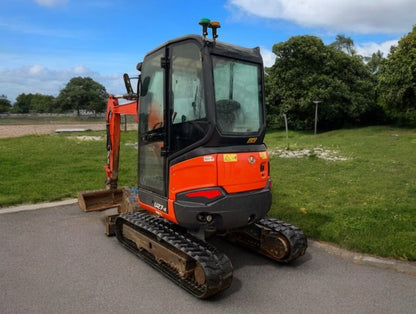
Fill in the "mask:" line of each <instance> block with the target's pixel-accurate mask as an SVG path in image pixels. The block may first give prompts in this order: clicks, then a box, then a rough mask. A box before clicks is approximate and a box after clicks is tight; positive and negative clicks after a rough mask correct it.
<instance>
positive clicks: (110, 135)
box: [104, 95, 138, 190]
mask: <svg viewBox="0 0 416 314" xmlns="http://www.w3.org/2000/svg"><path fill="white" fill-rule="evenodd" d="M118 99H119V98H118V97H116V96H114V95H109V96H108V102H107V115H106V124H107V165H105V166H104V169H105V173H106V180H105V185H106V189H107V190H114V189H117V181H118V166H119V157H120V124H121V115H122V114H124V115H134V116H135V117H136V122H138V116H137V109H138V101H132V102H129V103H126V104H122V105H120V104H119V101H118Z"/></svg>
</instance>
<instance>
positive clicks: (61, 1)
mask: <svg viewBox="0 0 416 314" xmlns="http://www.w3.org/2000/svg"><path fill="white" fill-rule="evenodd" d="M68 1H69V0H35V2H36V3H37V4H39V5H41V6H43V7H48V8H51V7H57V6H60V5H65V4H67V3H68Z"/></svg>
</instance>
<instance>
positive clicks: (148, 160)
mask: <svg viewBox="0 0 416 314" xmlns="http://www.w3.org/2000/svg"><path fill="white" fill-rule="evenodd" d="M164 57H165V49H161V50H160V51H158V52H155V53H154V54H152V55H150V56H148V57H146V59H145V60H144V62H143V66H142V73H141V77H142V83H141V91H140V109H139V138H138V143H139V165H138V185H139V197H140V199H141V201H142V202H144V203H146V204H148V205H151V206H154V205H155V204H153V203H154V200H153V199H152V196H149V193H148V192H152V193H151V194H156V195H159V196H162V197H163V196H165V195H166V187H165V183H166V174H165V157H164V154H162V151H163V148H164V147H165V144H166V138H167V137H166V121H165V106H166V104H165V99H166V95H165V90H166V89H165V84H166V83H165V77H166V73H165V69H164V68H163V67H162V66H161V60H162V58H164ZM157 204H161V202H160V201H158V202H157Z"/></svg>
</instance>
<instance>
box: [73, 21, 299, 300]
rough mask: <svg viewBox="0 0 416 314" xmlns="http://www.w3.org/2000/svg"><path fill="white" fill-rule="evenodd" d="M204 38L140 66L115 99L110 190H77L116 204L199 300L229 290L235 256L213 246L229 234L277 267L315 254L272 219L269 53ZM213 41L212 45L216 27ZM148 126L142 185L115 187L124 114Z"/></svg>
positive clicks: (192, 38)
mask: <svg viewBox="0 0 416 314" xmlns="http://www.w3.org/2000/svg"><path fill="white" fill-rule="evenodd" d="M200 24H201V25H202V28H203V35H202V36H198V35H188V36H184V37H180V38H177V39H173V40H170V41H168V42H166V43H164V44H163V45H161V46H159V47H157V48H156V49H154V50H152V51H151V52H149V53H148V54H147V55H146V56H145V58H144V60H143V62H141V63H139V64H138V65H137V70H138V71H140V75H139V77H138V86H137V91H136V92H134V91H133V88H132V87H131V83H130V78H129V77H128V75H126V74H125V75H124V81H125V84H126V89H127V94H126V95H122V96H113V95H109V99H108V107H107V150H108V158H107V159H108V160H107V166H106V167H105V170H106V178H107V179H106V189H105V190H98V191H85V192H81V193H80V194H79V205H80V207H81V208H82V209H83V210H85V211H90V210H103V209H106V208H110V207H118V213H117V214H116V215H111V216H108V217H107V234H108V235H113V234H115V235H116V236H117V238H118V239H119V240H120V242H121V243H122V244H123V245H124V246H126V247H127V248H128V249H129V250H131V251H132V252H133V253H134V254H136V255H137V256H139V257H140V258H141V259H143V260H144V261H146V262H147V263H149V264H150V265H151V266H152V267H154V268H155V269H157V270H159V271H160V272H162V273H163V274H165V275H166V276H167V277H168V278H170V279H171V280H173V281H174V282H175V283H176V284H178V285H179V286H181V287H182V288H184V289H186V290H187V291H188V292H190V293H191V294H193V295H194V296H196V297H198V298H207V297H209V296H212V295H214V294H217V293H218V292H220V291H222V290H224V289H226V288H228V287H229V286H230V284H231V282H232V277H233V267H232V264H231V262H230V260H229V258H228V257H227V256H226V255H225V254H224V253H222V252H220V251H218V250H217V249H216V248H215V247H213V246H212V245H211V244H210V243H208V242H206V241H205V239H206V238H207V237H208V236H211V235H220V236H223V237H225V238H226V239H227V240H229V241H231V242H234V243H237V244H240V245H242V246H244V247H247V248H249V249H251V250H254V251H256V252H258V253H260V254H263V255H265V256H267V257H269V258H271V259H273V260H276V261H278V262H290V261H292V260H294V259H296V258H298V257H299V256H302V255H303V254H304V253H305V250H306V247H307V239H306V237H305V235H304V233H303V232H302V231H301V230H300V229H299V228H297V227H295V226H293V225H290V224H288V223H285V222H282V221H279V220H276V219H274V218H271V217H268V216H267V212H268V211H269V210H270V206H271V203H272V192H271V179H270V172H269V155H268V152H267V149H266V145H265V144H264V143H263V139H264V135H265V131H266V126H265V106H264V84H263V79H264V77H263V76H264V72H263V61H262V57H261V55H260V50H259V48H254V49H249V48H243V47H238V46H234V45H230V44H226V43H223V42H219V41H217V40H216V39H217V29H218V28H219V27H220V24H219V23H218V22H211V21H210V20H208V19H202V20H201V22H200ZM209 29H210V30H211V31H212V35H213V36H212V37H213V38H212V39H208V38H207V35H208V30H209ZM120 98H123V99H127V100H129V101H130V102H128V103H126V104H119V99H120ZM121 114H130V115H135V116H136V119H137V121H138V185H137V187H135V188H117V179H118V166H119V150H120V115H121Z"/></svg>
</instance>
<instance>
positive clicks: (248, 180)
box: [169, 151, 270, 200]
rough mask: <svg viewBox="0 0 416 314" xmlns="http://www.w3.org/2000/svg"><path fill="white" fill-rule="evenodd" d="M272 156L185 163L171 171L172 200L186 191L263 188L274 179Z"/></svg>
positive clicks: (223, 156)
mask: <svg viewBox="0 0 416 314" xmlns="http://www.w3.org/2000/svg"><path fill="white" fill-rule="evenodd" d="M268 167H269V154H268V153H267V151H264V152H250V153H230V154H211V155H205V156H199V157H195V158H192V159H189V160H185V161H183V162H181V163H178V164H176V165H174V166H172V167H171V169H170V171H169V174H170V175H169V181H170V182H169V199H170V200H175V199H176V194H177V193H181V192H184V191H190V190H195V189H202V188H208V187H215V186H220V187H222V188H224V190H225V191H226V192H227V193H238V192H244V191H250V190H257V189H262V188H264V187H265V186H266V184H267V181H268V180H269V179H270V177H269V175H268V173H269V169H268Z"/></svg>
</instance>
